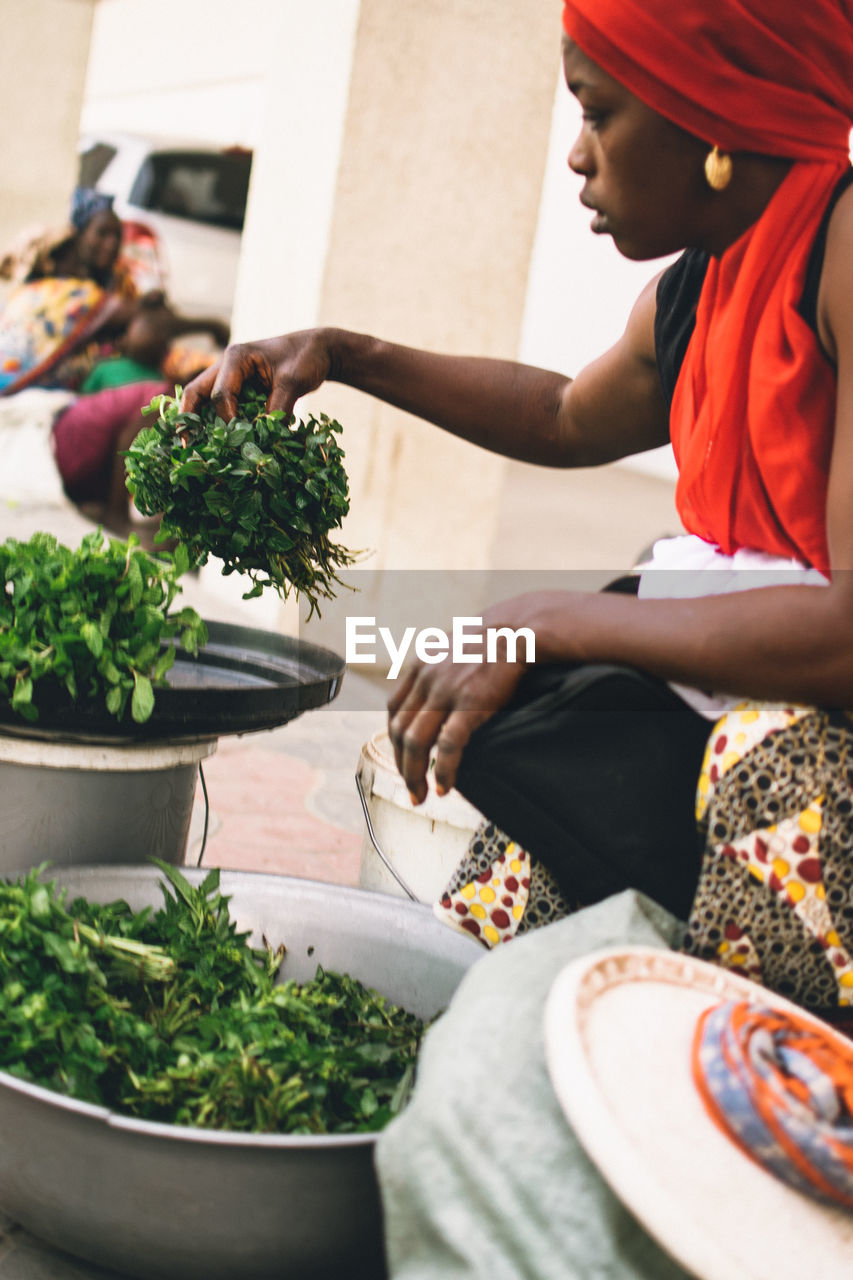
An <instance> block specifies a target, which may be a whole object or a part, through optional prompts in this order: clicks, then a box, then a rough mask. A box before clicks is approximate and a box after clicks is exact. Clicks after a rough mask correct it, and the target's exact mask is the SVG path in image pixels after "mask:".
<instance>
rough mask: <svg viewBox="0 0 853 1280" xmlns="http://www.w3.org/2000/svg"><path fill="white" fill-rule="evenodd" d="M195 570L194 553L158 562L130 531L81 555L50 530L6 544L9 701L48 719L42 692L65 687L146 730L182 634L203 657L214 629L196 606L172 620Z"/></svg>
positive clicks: (0, 564) (100, 540)
mask: <svg viewBox="0 0 853 1280" xmlns="http://www.w3.org/2000/svg"><path fill="white" fill-rule="evenodd" d="M188 567H189V558H188V556H187V552H186V549H185V548H181V547H179V548H178V549H177V551H176V552H175V555H174V557H171V556H167V555H163V556H162V558H161V557H160V556H157V557H155V556H150V555H148V554H147V553H146V552H144V551H143V550H142V549H141V547H140V546H139V539H138V538H137V537H136V536H135V534H131V536H130V538H129V539H128V540H127V542H121V541H118V540H116V539H110V540H109V541H107V542H106V545H105V539H104V535H103V534H102V533H101V532H100V530H99V531H97V532H95V533H89V534H86V536H85V537H84V538H83V540H82V542H81V544H80V546H79V548H78V549H76V550H71V549H70V548H69V547H65V546H63V545H62V544H61V543H59V542H58V541H57V539H56V538H55V537H54V536H53V535H52V534H49V533H35V534H33V536H32V537H31V538H30V540H29V541H28V542H18V541H17V540H16V539H14V538H9V539H7V540H6V542H4V543H3V544H2V545H0V697H4V698H6V699H7V700H8V702H9V703H10V705H11V706H12V708H13V710H14V711H16V712H17V713H18V714H19V715H20V716H21V717H22V718H23V719H24V720H28V721H35V720H37V719H38V715H39V701H40V693H41V691H42V690H43V689H45V688H47V687H48V686H50V687H52V689H53V690H55V688H56V686H57V685H59V686H60V687H61V688H64V690H65V691H66V693H67V694H68V696H69V697H70V699H71V700H72V701H74V702H76V701H78V700H83V699H103V702H104V705H105V706H106V709H107V711H108V712H110V714H111V715H113V716H115V717H116V719H118V720H121V719H122V717H123V716H124V714H125V711H126V708H127V706H128V703H129V704H130V714H131V717H132V719H133V720H134V721H135V722H136V723H137V724H144V723H145V721H146V720H148V719H149V717H150V715H151V713H152V711H153V709H154V697H155V694H154V690H155V688H156V687H157V686H158V685H160V686H162V685H164V684H165V683H166V673H167V672H168V670H169V668H170V667H171V666H172V663H173V662H174V660H175V647H174V645H172V644H168V645H164V641H170V640H172V639H173V638H174V637H179V638H180V643H181V645H182V646H183V648H184V649H186V650H187V652H189V653H192V654H197V653H198V650H199V648H200V647H201V646H202V645H203V644H204V643H205V642H206V640H207V629H206V627H205V625H204V623H203V621H202V620H201V618H200V617H199V615H198V614H197V613H196V611H195V610H194V609H189V608H184V609H181V610H180V611H179V612H177V613H174V614H172V613H170V612H169V610H170V608H171V605H172V602H173V601H174V599H175V597H176V595H177V594H178V592H179V591H180V587H179V586H178V578H179V577H180V576H181V574H183V573H184V572H185V571H186V570H187V568H188Z"/></svg>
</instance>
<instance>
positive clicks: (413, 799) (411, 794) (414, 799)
mask: <svg viewBox="0 0 853 1280" xmlns="http://www.w3.org/2000/svg"><path fill="white" fill-rule="evenodd" d="M409 799H410V800H411V802H412V804H420V800H419V799H418V797H417V796H416V795H415V793H414V791H410V792H409Z"/></svg>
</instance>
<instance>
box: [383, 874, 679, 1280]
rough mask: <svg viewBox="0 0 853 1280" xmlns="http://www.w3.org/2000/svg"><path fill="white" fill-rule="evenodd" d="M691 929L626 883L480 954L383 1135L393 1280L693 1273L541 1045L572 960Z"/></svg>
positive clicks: (549, 1279) (611, 1279)
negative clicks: (624, 1182) (631, 1192)
mask: <svg viewBox="0 0 853 1280" xmlns="http://www.w3.org/2000/svg"><path fill="white" fill-rule="evenodd" d="M682 929H683V926H682V925H681V924H680V922H679V921H678V920H676V919H675V917H674V916H671V915H670V914H669V913H668V912H666V911H664V910H663V909H662V908H661V907H659V906H657V904H656V903H654V902H652V901H651V900H650V899H648V898H645V897H643V896H642V895H641V894H638V893H635V892H633V891H628V892H625V893H621V894H618V895H616V896H615V897H612V898H608V899H607V900H606V901H604V902H601V903H598V904H597V905H596V906H594V907H588V908H586V909H585V910H583V911H579V912H577V913H576V914H575V915H573V916H570V917H568V918H567V919H564V920H561V921H559V922H558V923H555V924H552V925H549V926H547V927H546V928H543V929H539V930H536V931H534V932H533V933H530V934H527V935H526V936H524V937H521V938H517V939H515V940H514V941H512V942H510V943H507V944H505V945H503V946H501V947H499V948H497V949H496V950H495V951H492V952H489V953H486V954H484V956H483V959H482V960H480V961H478V963H477V964H476V965H475V966H474V968H473V969H472V970H471V971H470V972H469V973H468V974H467V976H466V977H465V979H464V981H463V983H462V985H461V986H460V988H459V990H458V992H457V993H456V995H455V997H454V999H453V1001H452V1003H451V1005H450V1007H449V1009H448V1010H447V1012H446V1013H445V1014H444V1015H443V1016H442V1017H441V1018H440V1019H439V1021H438V1023H437V1024H436V1025H435V1026H434V1027H433V1028H432V1029H431V1030H430V1032H429V1033H428V1035H427V1037H426V1040H425V1043H424V1045H423V1048H422V1051H421V1057H420V1061H419V1066H418V1080H417V1086H416V1088H415V1093H414V1096H413V1098H412V1100H411V1102H410V1103H409V1106H408V1107H407V1108H406V1110H405V1112H404V1113H403V1114H402V1115H401V1116H399V1117H398V1118H397V1119H396V1120H395V1121H394V1122H393V1123H392V1124H391V1125H389V1127H388V1128H387V1129H386V1130H385V1131H384V1132H383V1133H382V1134H381V1135H380V1137H379V1140H378V1143H377V1148H376V1168H377V1173H378V1177H379V1183H380V1188H381V1193H382V1203H383V1210H384V1214H385V1230H386V1249H387V1257H388V1265H389V1270H390V1273H391V1275H392V1276H393V1277H394V1278H395V1280H427V1277H430V1278H431V1277H435V1278H436V1280H438V1277H441V1280H453V1278H454V1277H461V1276H478V1277H479V1276H482V1277H484V1280H485V1277H489V1280H684V1277H685V1275H686V1274H687V1273H685V1272H684V1271H683V1270H682V1269H681V1268H680V1267H679V1266H677V1265H676V1263H675V1262H674V1261H673V1260H672V1259H671V1258H670V1257H669V1256H668V1255H667V1254H665V1253H664V1252H663V1250H662V1249H661V1248H660V1247H659V1246H658V1245H657V1244H656V1243H655V1241H653V1240H652V1239H651V1237H650V1236H649V1235H647V1233H646V1232H645V1231H644V1230H643V1228H642V1227H641V1226H640V1225H639V1224H638V1223H637V1221H636V1220H635V1219H634V1218H633V1217H632V1216H631V1214H630V1213H629V1212H628V1211H627V1209H625V1208H624V1207H623V1205H622V1204H621V1202H620V1201H619V1200H618V1199H617V1198H616V1197H615V1196H614V1195H613V1193H612V1192H611V1191H610V1190H609V1188H608V1187H607V1185H606V1184H605V1183H604V1181H603V1180H602V1179H601V1177H600V1176H599V1174H598V1172H597V1171H596V1169H595V1167H594V1165H593V1164H592V1163H591V1162H590V1160H589V1159H588V1157H587V1156H586V1154H585V1153H584V1151H583V1149H582V1148H581V1147H580V1145H579V1143H578V1142H577V1139H576V1138H575V1136H574V1133H573V1131H572V1129H571V1127H570V1126H569V1124H568V1122H567V1120H566V1119H565V1117H564V1115H563V1113H562V1111H561V1109H560V1107H559V1104H558V1103H557V1100H556V1097H555V1095H554V1092H553V1090H552V1088H551V1084H550V1080H549V1077H548V1073H547V1069H546V1066H545V1058H544V1049H543V1013H544V1005H545V1000H546V997H547V995H548V992H549V990H550V988H551V984H552V983H553V981H554V979H555V978H556V977H557V975H558V973H559V972H560V971H561V969H562V968H563V967H564V965H566V964H567V963H568V962H569V961H570V960H573V959H575V958H576V957H578V956H581V955H584V954H586V953H587V952H591V951H595V950H597V949H599V948H601V947H609V946H619V945H621V944H627V945H632V944H639V945H644V946H659V947H662V948H669V947H674V946H677V945H678V944H679V942H680V936H681V932H682ZM625 1052H626V1054H628V1055H629V1054H630V1045H626V1046H625ZM685 1141H689V1138H687V1137H685Z"/></svg>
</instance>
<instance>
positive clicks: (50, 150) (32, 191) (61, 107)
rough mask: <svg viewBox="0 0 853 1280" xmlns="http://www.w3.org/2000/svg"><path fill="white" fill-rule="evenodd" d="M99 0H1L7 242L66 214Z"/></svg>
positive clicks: (0, 227) (0, 216) (2, 223)
mask: <svg viewBox="0 0 853 1280" xmlns="http://www.w3.org/2000/svg"><path fill="white" fill-rule="evenodd" d="M95 2H96V0H0V32H2V37H0V119H2V121H3V128H2V130H0V173H2V175H3V199H2V201H0V246H2V247H5V246H6V245H8V243H9V242H10V241H11V240H13V239H14V238H15V237H16V236H17V235H19V234H20V232H21V231H22V230H23V229H24V228H26V227H28V226H30V225H33V224H40V225H44V224H52V223H54V222H61V221H62V220H63V219H64V217H65V215H66V212H67V209H68V202H69V196H70V194H71V189H72V187H73V186H74V183H75V180H76V175H77V133H78V126H79V120H80V109H81V106H82V102H83V86H84V82H85V76H86V62H87V58H88V55H89V39H90V34H91V29H92V16H93V12H94V7H95Z"/></svg>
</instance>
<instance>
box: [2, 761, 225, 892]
mask: <svg viewBox="0 0 853 1280" xmlns="http://www.w3.org/2000/svg"><path fill="white" fill-rule="evenodd" d="M215 750H216V739H215V738H204V739H198V740H197V741H192V742H181V743H168V742H166V743H162V742H157V743H151V744H142V745H128V746H115V747H112V746H99V745H90V744H88V743H79V744H78V743H67V742H56V743H54V742H41V741H39V740H38V739H36V738H24V737H21V738H16V737H2V736H0V797H2V804H0V874H6V873H7V872H10V871H24V870H26V869H28V868H29V867H34V866H38V865H39V864H40V863H42V862H50V863H52V864H54V865H57V866H76V865H78V864H81V863H101V864H104V863H135V862H144V861H146V860H147V859H148V858H150V857H151V856H152V855H155V856H157V857H159V858H162V860H163V861H164V862H170V863H172V864H177V863H180V862H182V861H183V859H184V855H185V852H186V846H187V837H188V835H189V827H190V818H191V816H192V809H193V802H194V799H195V789H196V781H197V779H198V765H199V761H201V760H204V759H205V758H206V757H207V756H209V755H212V754H213V752H214V751H215Z"/></svg>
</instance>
